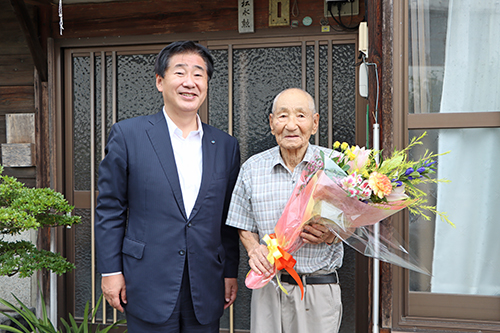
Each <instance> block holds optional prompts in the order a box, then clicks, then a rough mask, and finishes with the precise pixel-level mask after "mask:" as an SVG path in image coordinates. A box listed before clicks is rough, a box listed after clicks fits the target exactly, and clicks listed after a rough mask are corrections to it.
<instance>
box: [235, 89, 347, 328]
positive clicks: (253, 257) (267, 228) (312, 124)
mask: <svg viewBox="0 0 500 333" xmlns="http://www.w3.org/2000/svg"><path fill="white" fill-rule="evenodd" d="M318 123H319V114H318V113H317V112H316V110H315V106H314V100H313V99H312V97H311V95H309V94H308V93H307V92H305V91H303V90H301V89H295V88H293V89H287V90H284V91H282V92H281V93H280V94H279V95H278V96H276V98H275V99H274V103H273V109H272V114H271V115H270V116H269V124H270V126H271V132H272V134H273V135H274V136H275V137H276V141H277V143H278V146H277V147H274V148H271V149H269V150H266V151H264V152H262V153H260V154H256V155H254V156H252V157H251V158H250V159H248V161H246V162H245V163H244V164H243V166H242V168H241V171H240V174H239V176H238V180H237V182H236V185H235V188H234V192H233V195H232V198H231V206H230V208H229V213H228V219H227V221H226V224H228V225H230V226H234V227H236V228H238V229H239V234H240V239H241V241H242V243H243V245H244V246H245V248H246V250H247V252H248V256H249V264H250V267H251V269H252V270H254V271H255V272H257V273H258V274H264V275H265V276H269V274H271V273H272V272H273V268H272V266H271V264H270V263H269V261H268V260H267V259H266V256H267V254H268V249H267V247H266V246H265V245H263V244H261V243H260V241H259V240H260V239H262V237H263V236H264V235H265V234H271V233H273V232H274V226H275V225H276V222H277V221H278V219H279V217H280V216H281V214H282V212H283V208H284V207H285V204H286V203H287V201H288V199H289V197H290V194H291V193H292V191H293V189H294V187H295V184H296V182H297V181H298V180H299V177H300V175H301V173H302V171H303V170H304V169H305V167H306V165H307V162H309V161H310V160H312V159H313V157H314V156H315V154H316V153H317V152H318V151H319V150H320V149H321V150H323V151H325V153H327V154H329V153H330V152H331V150H329V149H326V148H322V147H318V146H314V145H311V144H309V139H310V137H311V135H313V134H315V133H316V132H317V130H318ZM301 237H302V239H303V240H304V242H305V243H306V244H305V245H304V246H303V247H302V248H301V249H300V250H298V251H297V252H296V253H294V258H295V259H296V260H297V264H296V265H295V270H296V271H297V273H299V275H300V276H301V278H302V281H303V282H304V285H305V295H304V300H301V291H300V288H299V286H298V285H297V284H296V282H295V281H294V280H293V278H291V277H290V276H289V275H287V274H286V273H283V274H281V277H280V280H281V282H282V283H283V286H284V288H285V289H287V290H288V292H289V295H286V294H285V293H283V292H281V291H280V290H279V288H277V287H276V285H273V284H272V283H269V284H267V285H266V286H265V287H263V288H261V289H256V290H254V291H253V293H252V310H251V311H252V312H251V332H252V333H269V332H273V333H278V332H282V333H295V332H297V333H299V332H300V333H307V332H311V333H317V332H321V333H325V332H337V331H338V329H339V326H340V320H341V316H342V303H341V295H340V286H339V284H338V276H337V273H336V269H337V268H339V267H340V266H341V265H342V258H343V247H342V243H339V242H338V241H337V239H336V237H335V235H334V234H333V233H332V232H330V231H329V230H328V229H327V228H326V227H325V226H323V225H320V224H309V225H307V226H305V227H304V230H303V231H302V233H301Z"/></svg>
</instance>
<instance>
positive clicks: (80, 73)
mask: <svg viewBox="0 0 500 333" xmlns="http://www.w3.org/2000/svg"><path fill="white" fill-rule="evenodd" d="M73 138H74V143H73V147H74V155H73V164H74V170H75V178H74V181H75V190H90V57H78V58H73Z"/></svg>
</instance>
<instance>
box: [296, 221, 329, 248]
mask: <svg viewBox="0 0 500 333" xmlns="http://www.w3.org/2000/svg"><path fill="white" fill-rule="evenodd" d="M300 237H302V240H303V241H304V243H308V244H321V243H328V244H332V243H333V242H334V241H335V240H336V238H337V237H336V236H335V234H334V233H333V232H331V231H330V230H329V229H328V228H327V227H326V226H324V225H323V224H318V223H311V224H307V225H305V226H304V230H303V231H302V233H301V234H300Z"/></svg>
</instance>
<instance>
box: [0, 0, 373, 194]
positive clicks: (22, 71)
mask: <svg viewBox="0 0 500 333" xmlns="http://www.w3.org/2000/svg"><path fill="white" fill-rule="evenodd" d="M24 1H25V3H26V4H27V7H28V10H29V12H30V15H31V16H32V18H33V23H34V25H35V27H36V28H37V30H38V33H39V37H40V40H39V42H40V44H41V45H42V47H43V48H44V50H46V45H47V38H48V37H52V38H54V39H58V38H89V37H103V36H110V37H116V36H137V35H151V34H157V35H161V34H173V33H200V32H236V31H237V30H238V4H239V1H238V0H210V1H207V0H189V1H186V0H136V1H118V2H105V3H85V4H66V3H64V1H63V24H64V30H63V34H62V35H60V34H59V16H58V6H57V5H56V4H54V3H52V2H50V1H49V0H24ZM44 3H45V4H44ZM293 3H294V0H290V7H292V5H293ZM297 5H298V8H296V9H294V13H298V15H296V16H295V17H294V16H292V15H290V20H297V21H298V22H299V28H298V29H309V30H313V31H317V32H319V31H320V30H321V25H320V20H321V19H322V18H323V16H324V2H323V0H300V1H297ZM291 11H292V8H291ZM359 13H360V14H359V15H358V16H357V17H354V18H353V19H352V21H349V23H351V24H352V25H356V24H357V23H359V22H360V21H362V20H363V19H364V14H365V1H364V0H360V8H359ZM305 16H310V17H311V18H312V19H313V23H312V25H311V26H310V27H304V26H303V24H302V19H303V18H304V17H305ZM254 18H255V20H254V22H255V31H256V32H260V33H266V32H271V31H277V30H279V29H282V31H287V30H286V29H288V31H289V30H290V29H291V28H290V27H289V26H285V27H269V0H254ZM346 21H347V20H346ZM329 23H330V24H331V25H332V26H335V25H336V23H335V22H334V21H333V19H332V18H330V19H329ZM34 86H35V85H34V62H33V60H32V57H31V54H30V51H29V48H28V46H27V43H26V39H25V37H24V34H23V32H22V30H21V27H20V24H19V22H18V21H17V17H16V15H15V13H14V10H13V8H12V5H11V3H10V0H0V143H5V142H6V137H5V114H6V113H14V112H17V113H27V112H35V105H34V103H35V100H34V94H35V91H34ZM47 148H48V147H47ZM46 150H48V149H46ZM0 158H1V157H0ZM5 173H6V174H9V175H13V176H15V177H17V178H19V179H20V180H21V181H23V182H25V183H26V184H28V185H30V186H35V184H36V179H35V177H36V169H35V168H34V167H31V168H6V170H5Z"/></svg>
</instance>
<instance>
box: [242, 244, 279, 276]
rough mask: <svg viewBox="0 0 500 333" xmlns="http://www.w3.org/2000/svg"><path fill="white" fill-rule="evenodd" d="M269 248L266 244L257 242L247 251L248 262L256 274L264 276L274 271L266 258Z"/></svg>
mask: <svg viewBox="0 0 500 333" xmlns="http://www.w3.org/2000/svg"><path fill="white" fill-rule="evenodd" d="M268 253H269V250H268V249H267V246H265V245H263V244H259V245H258V246H255V247H254V248H253V249H251V250H250V251H248V258H249V259H248V263H249V264H250V268H252V269H253V270H254V271H255V272H256V273H257V274H264V275H265V276H266V277H268V276H270V275H271V274H272V273H273V272H274V266H273V265H271V263H270V262H269V260H267V254H268Z"/></svg>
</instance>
